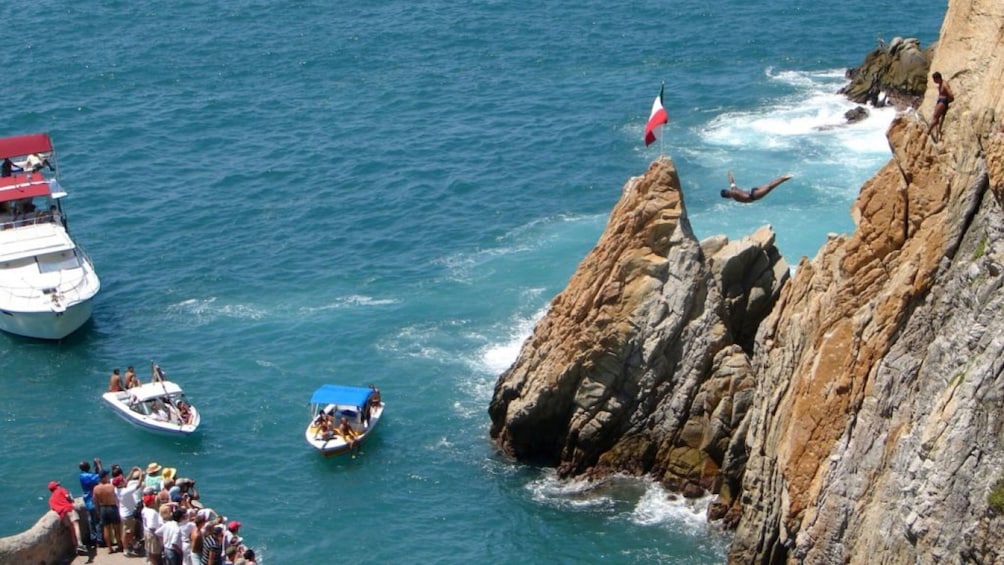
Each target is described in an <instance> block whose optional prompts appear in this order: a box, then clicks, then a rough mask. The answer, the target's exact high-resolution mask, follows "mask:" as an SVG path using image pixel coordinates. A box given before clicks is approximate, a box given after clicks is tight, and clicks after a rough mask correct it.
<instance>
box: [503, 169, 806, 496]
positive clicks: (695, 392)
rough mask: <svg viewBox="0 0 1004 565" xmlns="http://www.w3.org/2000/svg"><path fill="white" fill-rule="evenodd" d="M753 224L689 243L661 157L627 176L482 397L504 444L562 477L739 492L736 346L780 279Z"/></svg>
mask: <svg viewBox="0 0 1004 565" xmlns="http://www.w3.org/2000/svg"><path fill="white" fill-rule="evenodd" d="M788 273H789V269H788V265H787V264H786V263H785V262H784V260H783V259H782V258H781V256H780V254H779V253H778V251H777V249H776V248H775V247H774V234H773V232H772V231H771V230H770V228H768V227H765V228H762V229H761V230H759V231H758V232H757V233H755V234H753V235H752V236H751V237H749V238H746V239H743V240H742V241H737V242H729V241H727V240H726V239H725V238H724V237H718V238H712V239H709V240H707V241H705V242H703V243H699V242H698V241H697V240H696V239H695V238H694V235H693V233H692V232H691V229H690V224H689V222H688V221H687V216H686V210H685V209H684V204H683V199H682V198H681V194H680V183H679V179H678V178H677V173H676V169H675V168H674V167H673V164H672V162H671V161H670V160H668V159H662V160H659V161H656V162H654V163H653V164H652V166H651V167H650V168H649V170H648V172H647V173H646V174H645V175H644V176H643V177H639V178H634V179H631V180H630V181H629V182H628V183H627V185H625V187H624V194H623V196H622V198H621V201H620V203H619V204H618V205H617V207H616V208H615V209H614V211H613V213H612V214H611V217H610V221H609V224H608V225H607V229H606V232H605V233H604V235H603V237H602V238H601V240H600V241H599V243H598V244H597V245H596V247H595V248H594V249H593V251H592V252H591V253H590V254H589V255H588V256H587V257H586V258H585V260H583V262H582V264H581V265H580V266H579V268H578V270H577V272H576V273H575V275H574V276H573V278H572V280H571V281H570V282H569V285H568V288H567V289H566V290H565V291H564V292H562V293H561V294H560V295H558V296H557V297H556V298H555V299H554V301H553V303H552V304H551V308H550V310H549V312H548V314H547V316H546V317H545V318H544V319H543V320H542V321H541V322H540V323H539V324H538V325H537V328H536V330H535V331H534V333H533V336H532V337H531V338H530V339H529V340H528V341H527V342H526V343H525V344H524V346H523V349H522V351H521V353H520V355H519V358H518V359H517V361H516V362H515V364H514V365H513V366H512V367H511V368H510V369H509V370H508V371H507V372H506V373H505V374H503V375H502V376H501V377H500V378H499V381H498V383H497V385H496V389H495V395H494V398H493V400H492V403H491V406H490V410H489V412H490V415H491V418H492V428H491V435H492V437H494V438H496V440H497V442H498V445H499V446H500V447H501V448H502V449H503V450H504V451H505V452H507V453H509V454H511V455H513V456H515V457H518V458H520V459H524V460H531V461H538V462H542V463H546V464H552V465H558V466H559V472H560V473H562V474H564V475H569V474H581V473H584V472H587V471H590V472H592V473H604V472H610V471H617V470H623V471H627V472H632V473H653V474H655V475H656V476H658V477H660V478H661V479H662V480H663V481H664V482H666V483H667V484H669V485H670V486H673V487H676V488H677V489H680V490H684V491H689V492H704V490H705V489H708V490H714V491H716V492H717V491H719V490H723V491H724V492H725V493H726V495H727V496H726V499H725V503H724V506H726V507H727V506H728V504H729V503H731V500H732V499H731V497H730V496H728V493H730V492H735V489H737V488H738V484H739V483H738V481H739V477H740V473H739V472H733V473H731V474H723V473H722V471H721V470H722V469H723V468H724V467H729V468H732V469H741V463H738V464H737V463H735V462H734V461H738V460H740V459H744V457H745V451H744V449H742V447H743V442H742V437H743V434H737V433H736V430H737V428H738V427H739V426H740V424H741V422H742V421H743V417H744V415H745V413H746V409H747V407H748V406H749V402H750V399H751V396H752V389H753V380H752V374H751V373H750V366H749V361H748V355H747V353H748V352H751V351H752V349H753V337H754V335H755V333H756V330H757V326H758V324H759V321H760V320H761V319H763V317H764V316H765V315H766V314H767V313H768V312H769V311H770V309H771V307H772V306H773V304H774V302H775V300H776V298H777V296H778V294H779V292H780V288H781V286H782V285H783V284H784V282H785V281H786V280H787V278H788Z"/></svg>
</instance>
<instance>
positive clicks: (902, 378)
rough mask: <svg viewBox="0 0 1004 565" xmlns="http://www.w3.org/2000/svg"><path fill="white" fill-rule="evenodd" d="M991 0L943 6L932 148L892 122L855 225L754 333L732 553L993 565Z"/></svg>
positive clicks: (995, 83) (997, 63)
mask: <svg viewBox="0 0 1004 565" xmlns="http://www.w3.org/2000/svg"><path fill="white" fill-rule="evenodd" d="M1001 45H1004V4H1001V3H1000V2H999V1H998V0H961V1H953V2H951V3H950V6H949V9H948V13H947V15H946V19H945V24H944V27H943V29H942V36H941V40H940V43H939V50H938V53H937V55H936V56H935V58H934V60H933V63H932V67H931V68H932V70H940V71H941V72H942V74H943V75H945V77H946V78H948V80H949V81H950V83H951V84H952V88H953V89H954V91H955V93H956V102H955V103H954V104H953V105H952V107H951V109H950V110H949V113H948V116H947V119H946V120H945V122H944V139H943V140H942V141H941V142H940V143H937V144H935V143H933V142H932V141H931V140H930V138H928V137H927V136H926V122H925V121H924V119H923V118H922V117H926V116H930V114H931V111H932V110H933V107H934V100H935V98H936V97H937V94H936V92H935V91H934V87H933V85H932V86H931V87H930V88H929V90H928V92H927V93H926V95H925V98H924V103H923V105H922V106H921V108H920V114H919V115H918V114H913V113H908V114H905V115H903V116H902V117H900V118H898V119H897V120H896V121H895V122H894V123H893V125H892V126H891V128H890V130H889V132H888V137H889V141H890V144H891V146H892V149H893V155H894V158H893V160H892V161H891V162H890V163H889V164H888V165H887V166H886V167H885V168H883V169H882V170H881V171H880V172H879V173H878V174H877V175H876V176H875V177H874V178H873V179H872V180H870V181H869V182H868V183H866V184H865V186H864V187H862V189H861V194H860V196H859V198H858V201H857V203H856V206H855V209H854V210H853V214H854V216H855V219H856V221H857V224H858V225H857V229H856V231H855V232H854V233H853V234H852V235H851V236H849V237H844V238H836V239H833V240H831V241H830V242H828V243H827V244H826V246H824V248H823V249H822V250H821V251H820V252H819V254H818V256H817V257H816V258H815V259H814V260H813V261H811V262H803V264H802V265H800V266H799V268H798V270H797V273H798V274H797V276H795V277H794V278H793V280H792V281H791V283H790V284H789V285H788V287H787V288H786V289H785V290H784V291H783V293H782V296H781V300H780V302H779V304H778V307H776V308H775V310H774V312H772V314H771V315H770V316H769V317H768V319H767V320H765V322H764V323H763V325H762V326H761V330H760V333H759V334H758V336H757V340H756V350H755V354H754V358H753V361H752V364H753V367H754V371H755V372H756V374H757V375H758V385H759V386H758V387H757V391H756V396H755V400H754V408H753V409H751V411H750V422H749V436H748V438H747V441H748V443H749V446H750V459H749V461H748V466H747V468H746V473H745V475H744V480H743V495H742V496H743V498H742V500H743V511H742V518H741V521H740V525H739V528H738V530H737V533H736V538H735V541H734V544H733V548H732V553H731V557H732V560H733V561H735V562H742V563H747V562H760V563H777V562H783V561H786V560H787V561H799V562H806V563H837V562H850V563H904V562H919V563H958V562H987V563H990V562H1000V561H1001V560H1002V559H1004V553H1002V552H1001V550H1002V547H1004V544H1002V542H1001V541H1000V540H998V539H992V538H988V537H987V532H993V531H995V530H996V531H1000V526H1001V525H1002V524H1001V522H1000V518H998V517H997V516H996V515H995V512H994V510H993V509H992V508H991V507H990V505H989V504H988V494H989V493H990V491H991V489H993V488H994V486H995V484H996V483H997V481H998V480H999V479H1000V478H1001V477H1002V473H1004V445H1002V441H1004V435H1002V432H1004V337H1002V336H1004V309H1002V306H1004V293H1002V292H1001V286H1002V284H1004V273H1002V270H1004V267H1002V263H1004V230H1002V226H1004V214H1002V209H1001V202H1002V200H1001V197H1002V196H1004V137H1002V134H1000V133H996V131H997V129H998V128H999V126H1000V121H1001V115H1002V114H1001V113H1002V111H1004V50H1002V49H1000V46H1001Z"/></svg>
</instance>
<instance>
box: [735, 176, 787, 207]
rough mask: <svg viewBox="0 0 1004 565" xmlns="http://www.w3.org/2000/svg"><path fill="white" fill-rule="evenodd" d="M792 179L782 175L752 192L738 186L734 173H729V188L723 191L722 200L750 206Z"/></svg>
mask: <svg viewBox="0 0 1004 565" xmlns="http://www.w3.org/2000/svg"><path fill="white" fill-rule="evenodd" d="M790 178H791V175H781V176H779V177H777V178H776V179H774V180H772V181H770V182H769V183H767V184H761V185H760V186H758V187H756V188H753V189H751V190H743V189H741V188H739V187H737V186H736V179H735V178H733V177H732V171H729V188H727V189H725V190H722V198H731V199H732V200H735V201H736V202H742V203H743V204H749V203H750V202H755V201H757V200H760V199H761V198H763V197H764V196H767V194H769V193H770V191H772V190H774V188H775V187H777V185H779V184H781V183H782V182H784V181H786V180H788V179H790Z"/></svg>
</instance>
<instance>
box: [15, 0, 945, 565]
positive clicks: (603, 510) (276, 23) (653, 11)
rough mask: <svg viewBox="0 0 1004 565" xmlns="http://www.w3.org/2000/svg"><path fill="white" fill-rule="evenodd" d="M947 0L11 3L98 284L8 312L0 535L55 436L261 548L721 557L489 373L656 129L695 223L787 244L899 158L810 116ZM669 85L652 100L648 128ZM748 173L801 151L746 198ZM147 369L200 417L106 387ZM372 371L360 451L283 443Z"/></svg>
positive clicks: (70, 453) (28, 97)
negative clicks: (502, 398)
mask: <svg viewBox="0 0 1004 565" xmlns="http://www.w3.org/2000/svg"><path fill="white" fill-rule="evenodd" d="M945 8H946V3H945V2H944V1H943V0H938V1H934V0H924V1H920V0H913V1H911V0H907V1H899V2H892V1H889V0H878V1H875V0H873V1H869V2H865V1H863V0H847V1H845V2H835V3H824V4H812V3H805V2H796V1H794V0H779V1H775V2H770V3H749V2H738V1H735V0H727V1H723V2H719V3H708V2H697V1H693V0H680V1H674V2H659V1H654V0H647V1H641V2H631V3H626V4H625V5H619V4H617V3H609V2H596V1H593V0H583V1H580V2H577V3H574V4H573V3H565V5H560V4H559V3H553V2H548V3H542V4H541V5H532V4H531V5H524V4H521V3H507V2H498V1H481V2H459V3H457V2H440V1H438V0H431V1H426V2H417V3H416V2H401V1H399V0H383V1H377V2H371V3H352V2H350V3H344V2H318V1H294V2H261V1H256V2H252V1H231V2H194V1H188V0H180V1H174V2H141V3H134V2H124V1H114V0H108V1H102V2H92V1H82V2H76V3H64V2H52V1H43V2H33V3H30V4H29V3H25V2H21V1H19V0H15V1H14V2H7V3H4V4H2V5H0V18H2V19H3V20H4V21H5V27H4V30H5V31H4V33H3V34H0V61H2V63H3V69H4V72H3V73H0V101H2V109H3V119H2V120H0V135H13V134H20V133H29V132H36V131H47V132H50V133H51V134H52V136H53V138H54V141H55V143H56V147H57V150H58V151H59V164H60V168H61V180H62V185H63V187H64V188H66V189H67V190H68V192H69V193H70V196H69V197H68V198H67V200H66V201H65V202H64V204H65V206H66V209H67V212H68V216H69V222H70V225H71V227H72V230H73V234H74V236H75V238H76V239H77V241H78V242H79V243H81V244H82V245H83V246H84V247H85V249H86V250H87V251H88V252H89V253H90V255H91V257H92V258H93V260H94V262H95V264H96V267H97V270H98V273H99V275H100V276H101V278H102V282H103V288H102V291H101V293H100V294H99V296H98V298H97V300H96V303H95V308H94V317H93V320H92V322H90V323H89V324H88V325H87V326H85V327H84V328H83V329H82V330H81V331H80V332H78V333H77V334H74V335H73V336H71V337H70V338H68V339H67V340H65V341H63V342H62V343H45V342H36V341H31V340H25V339H19V338H14V337H10V336H6V335H2V336H0V415H2V419H0V426H2V427H0V433H2V435H3V436H4V440H3V446H4V447H3V457H2V459H0V499H2V500H4V501H5V503H6V511H5V512H3V513H2V515H0V535H7V534H12V533H15V532H18V531H20V530H22V529H25V528H27V527H29V526H30V525H31V524H33V523H34V521H35V520H36V519H37V518H38V517H39V516H40V515H41V513H42V512H44V511H45V509H46V502H45V501H46V497H47V494H48V493H47V491H46V489H45V485H46V483H47V482H48V481H49V480H52V479H57V480H61V481H63V482H64V484H67V485H69V486H70V487H71V490H73V491H74V492H75V494H79V484H78V483H76V473H75V470H76V463H77V462H78V461H79V460H81V459H90V458H92V457H94V456H99V457H101V458H102V459H103V460H104V461H105V462H106V463H113V462H117V463H119V464H121V465H123V466H131V465H145V464H146V463H147V462H149V461H158V462H160V463H162V464H165V465H168V466H173V467H177V468H179V471H180V474H182V475H189V476H194V477H196V478H197V479H198V481H199V483H198V484H199V487H200V488H201V490H202V493H203V495H204V497H205V498H206V499H207V500H208V502H209V503H210V505H211V506H213V507H215V508H217V509H218V510H221V511H222V512H223V513H224V514H227V515H229V516H230V517H232V518H239V519H240V520H241V521H242V522H243V523H244V532H243V533H244V534H245V536H246V538H247V540H248V541H249V542H250V544H251V545H252V546H253V547H255V548H256V549H258V550H259V553H260V554H261V555H263V557H264V559H263V562H266V563H333V562H337V561H341V560H350V561H352V562H355V563H367V562H388V563H390V562H396V563H406V562H434V563H470V562H475V561H478V562H490V563H515V562H540V563H545V562H546V563H552V562H564V563H581V562H609V563H631V562H645V563H697V564H701V563H718V562H721V561H723V559H724V555H725V551H726V547H727V543H728V535H727V534H725V533H722V532H720V531H718V529H717V528H716V527H715V526H713V525H711V526H709V525H707V524H705V523H704V520H703V511H704V507H705V506H706V504H707V501H697V502H688V503H685V502H681V501H677V500H673V499H671V498H670V497H669V496H667V493H665V492H664V491H663V490H662V489H661V488H660V487H659V486H658V485H656V484H653V483H651V482H648V481H643V480H633V479H626V478H623V479H617V480H612V481H609V482H607V483H605V484H602V485H587V484H584V483H580V482H575V481H571V482H567V481H558V480H556V479H554V477H553V475H552V474H551V473H550V472H549V470H547V469H539V468H534V467H528V466H523V465H519V464H516V463H513V462H511V461H508V460H506V459H504V458H501V457H499V456H498V455H497V454H496V453H495V451H494V449H493V447H492V445H491V443H490V442H489V440H488V423H489V422H488V416H487V405H488V402H489V400H490V398H491V393H492V389H493V386H494V383H495V380H496V378H497V376H498V374H499V373H500V372H502V371H503V370H505V368H506V367H507V366H508V365H509V364H510V363H511V362H512V361H513V360H514V359H515V356H516V354H517V352H518V349H519V347H520V344H521V342H522V340H523V339H524V338H525V337H526V336H527V335H528V334H529V332H530V330H531V328H532V325H533V323H534V321H535V320H536V319H538V318H539V317H540V316H541V315H542V312H543V310H544V309H545V308H546V306H547V304H548V303H549V301H550V300H551V298H553V297H554V295H555V294H556V293H558V292H559V291H561V290H562V289H563V288H564V285H565V284H566V282H567V280H568V277H569V276H570V275H571V273H572V272H573V270H574V269H575V267H576V265H577V264H578V263H579V261H580V260H581V259H582V258H583V256H584V255H585V254H586V253H587V252H588V250H589V249H590V248H591V247H592V246H593V245H594V244H595V242H596V240H597V238H598V237H599V235H600V233H601V232H602V230H603V228H604V224H605V222H606V219H607V216H608V214H609V212H610V210H611V208H612V207H613V205H614V204H615V203H616V202H617V200H618V198H619V196H620V189H621V187H622V186H623V184H624V182H625V181H626V180H627V179H628V178H629V177H631V176H635V175H639V174H642V173H643V172H644V171H645V170H646V168H647V167H648V164H649V163H650V162H651V161H652V160H653V159H655V158H656V157H658V155H659V153H660V150H661V151H664V152H665V153H666V154H668V155H670V156H671V157H673V159H674V160H675V161H676V163H677V166H678V168H679V170H680V174H681V179H682V183H683V188H684V192H685V198H686V203H687V206H688V211H689V213H690V215H691V221H692V224H693V226H694V229H695V231H697V233H698V235H699V236H700V237H704V236H708V235H712V234H716V233H726V234H728V235H729V236H731V237H739V236H742V235H744V234H747V233H749V232H751V231H752V230H754V229H755V228H756V227H758V226H760V225H762V224H764V223H770V224H772V225H773V226H774V227H775V229H776V230H777V231H778V233H779V236H778V242H779V245H780V247H781V250H782V252H783V253H785V255H786V256H787V258H788V259H789V262H790V263H792V264H793V265H794V264H797V262H798V259H799V257H801V256H802V255H808V256H812V255H814V254H815V253H816V251H817V250H818V248H819V247H820V245H821V244H822V243H823V242H824V241H825V238H826V234H827V233H828V232H847V231H849V230H851V229H852V227H853V226H852V222H851V219H850V217H849V214H848V209H849V207H850V205H851V203H852V201H853V199H854V197H855V196H856V194H857V191H858V188H859V187H860V186H861V184H862V182H863V181H864V180H865V179H867V178H868V177H869V176H871V175H872V174H873V173H874V172H875V171H876V170H877V169H878V167H880V166H881V165H882V164H883V163H884V162H885V161H886V160H887V159H888V156H889V154H888V148H887V146H886V143H885V139H884V137H883V132H884V130H885V127H886V126H887V125H888V123H889V121H890V120H891V119H892V113H891V112H890V111H882V112H875V113H873V114H872V117H871V118H870V119H868V120H867V121H865V122H863V123H861V124H857V125H854V126H852V127H846V128H837V129H832V130H825V131H821V130H819V129H818V128H819V127H820V126H826V125H830V124H835V123H838V122H840V121H841V118H842V114H843V112H844V111H846V110H847V109H849V108H851V107H852V106H851V105H850V104H848V103H847V102H845V101H843V100H842V99H841V98H840V97H838V96H836V95H835V94H834V92H835V91H836V90H837V89H838V88H839V87H840V86H842V85H843V84H844V80H843V70H844V68H846V67H848V66H853V65H856V64H857V63H859V62H860V61H861V60H862V58H863V56H864V55H865V54H866V53H867V52H868V51H869V50H871V49H872V48H874V46H875V45H876V37H877V36H883V37H885V38H886V39H887V40H888V39H891V38H892V37H893V36H896V35H904V36H916V37H918V38H920V39H921V42H922V44H923V45H924V46H926V45H928V44H929V43H931V42H932V41H934V40H935V39H936V38H937V35H938V32H939V29H940V25H941V20H942V18H943V16H944V13H945ZM663 81H665V83H666V96H665V106H666V108H667V109H668V111H669V114H670V120H671V121H670V124H669V125H668V126H667V127H666V128H664V130H663V131H662V132H661V135H660V141H657V142H656V143H655V144H654V145H652V146H651V147H649V148H646V147H644V145H643V143H642V128H643V126H644V122H645V120H646V118H647V117H648V111H649V108H650V105H651V103H652V99H653V98H654V97H655V95H656V94H657V93H658V91H659V87H660V84H661V83H662V82H663ZM728 169H732V170H733V171H734V173H735V175H736V177H737V180H738V181H739V183H740V184H741V185H747V186H748V185H751V184H757V183H760V182H764V181H766V180H768V179H770V178H773V177H774V176H777V175H778V174H780V173H782V172H792V173H793V174H794V175H795V178H794V179H793V180H791V181H789V182H788V183H786V184H785V185H783V186H782V187H781V188H779V189H777V190H776V191H775V192H774V193H772V194H771V195H770V197H769V198H767V199H766V200H763V201H761V202H758V203H756V204H755V205H752V206H742V205H739V204H735V203H730V202H723V201H721V199H720V198H719V197H718V194H717V193H718V190H719V189H720V188H722V187H723V186H724V183H725V179H726V171H727V170H728ZM152 360H155V361H157V362H159V363H160V364H161V365H162V366H163V367H164V368H165V370H166V371H167V373H168V374H169V375H170V376H171V377H172V378H173V379H175V380H177V381H179V382H180V383H182V384H183V385H184V386H185V388H186V391H187V393H188V395H189V397H190V399H191V400H192V401H193V402H194V403H196V405H198V406H199V407H200V408H201V409H202V411H203V431H202V433H201V434H200V436H199V437H196V438H191V439H190V440H187V441H176V440H171V439H165V438H160V437H155V436H151V435H149V434H146V433H143V432H140V431H138V430H135V429H133V428H131V427H129V426H128V425H126V424H125V423H124V422H122V421H120V420H118V419H117V418H116V417H115V416H114V415H113V414H112V413H111V411H110V410H109V409H107V408H106V407H105V406H103V405H102V404H101V402H100V393H101V392H102V391H103V389H104V387H105V385H106V382H107V375H108V373H109V372H110V370H111V369H112V368H113V367H122V368H124V367H125V366H126V365H128V364H134V365H136V366H137V367H138V368H139V369H140V374H141V376H143V377H147V376H148V367H149V363H150V362H151V361H152ZM371 382H372V383H376V384H377V385H378V386H380V387H381V389H382V390H383V392H384V399H385V400H386V402H387V411H386V413H385V419H384V421H383V422H382V423H381V428H380V429H379V430H378V432H377V435H376V437H375V438H374V440H373V441H372V442H371V443H369V444H367V446H366V448H365V454H364V455H363V456H362V457H360V458H358V459H356V460H351V459H344V458H333V459H327V460H325V459H322V458H320V457H318V456H317V454H316V453H313V452H311V451H310V450H309V448H308V446H307V445H306V443H305V442H304V440H303V435H302V432H303V427H304V425H305V423H306V418H307V401H308V398H309V396H310V393H311V392H312V391H313V390H314V388H316V387H317V386H318V385H320V384H323V383H342V384H361V385H365V384H367V383H371Z"/></svg>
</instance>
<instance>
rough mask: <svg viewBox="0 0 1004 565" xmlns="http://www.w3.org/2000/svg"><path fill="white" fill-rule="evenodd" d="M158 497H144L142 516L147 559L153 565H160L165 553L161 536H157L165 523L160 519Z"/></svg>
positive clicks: (151, 495) (149, 495) (148, 495)
mask: <svg viewBox="0 0 1004 565" xmlns="http://www.w3.org/2000/svg"><path fill="white" fill-rule="evenodd" d="M156 498H157V497H156V496H155V495H153V494H145V495H143V510H142V511H141V512H140V514H141V515H142V516H143V541H144V546H145V548H146V558H147V560H148V561H150V563H153V565H160V556H161V554H162V553H164V545H163V544H162V543H161V540H160V536H158V535H157V529H159V528H160V527H161V525H163V523H164V521H163V520H161V518H160V512H158V511H157V505H156V504H157V503H156Z"/></svg>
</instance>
